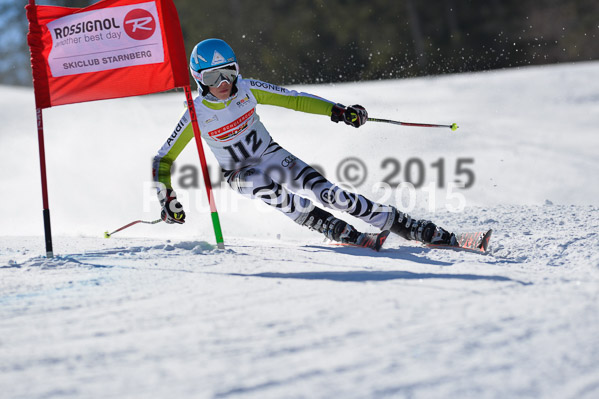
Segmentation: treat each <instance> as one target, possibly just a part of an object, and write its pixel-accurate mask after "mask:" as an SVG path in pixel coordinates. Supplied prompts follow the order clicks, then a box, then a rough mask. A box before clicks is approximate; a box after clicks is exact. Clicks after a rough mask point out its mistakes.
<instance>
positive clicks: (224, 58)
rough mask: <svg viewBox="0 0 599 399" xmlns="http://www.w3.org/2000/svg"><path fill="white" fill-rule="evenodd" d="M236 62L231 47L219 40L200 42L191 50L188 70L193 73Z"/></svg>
mask: <svg viewBox="0 0 599 399" xmlns="http://www.w3.org/2000/svg"><path fill="white" fill-rule="evenodd" d="M231 62H237V57H235V53H234V52H233V49H232V48H231V46H229V45H228V44H227V43H225V42H224V41H223V40H220V39H206V40H202V41H201V42H199V43H198V44H196V46H195V47H194V48H193V50H192V52H191V57H189V68H190V69H191V71H192V73H193V72H200V71H201V70H202V69H208V68H214V67H217V66H220V65H225V64H229V63H231Z"/></svg>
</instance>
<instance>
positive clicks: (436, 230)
mask: <svg viewBox="0 0 599 399" xmlns="http://www.w3.org/2000/svg"><path fill="white" fill-rule="evenodd" d="M393 213H394V214H393V215H392V217H393V222H392V224H391V227H390V228H389V230H391V232H392V233H395V234H397V235H399V236H400V237H402V238H404V239H406V240H416V241H420V242H422V243H424V244H434V245H451V246H457V245H458V242H457V239H456V236H455V234H453V233H450V232H449V231H447V230H445V229H443V228H441V227H439V226H437V225H436V224H434V223H433V222H431V221H429V220H415V219H412V218H411V217H410V215H408V214H405V213H403V212H400V211H398V210H397V209H395V208H394V209H393Z"/></svg>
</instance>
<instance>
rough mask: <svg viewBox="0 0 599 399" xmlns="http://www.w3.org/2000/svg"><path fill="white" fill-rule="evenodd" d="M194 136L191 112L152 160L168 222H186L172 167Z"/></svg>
mask: <svg viewBox="0 0 599 399" xmlns="http://www.w3.org/2000/svg"><path fill="white" fill-rule="evenodd" d="M192 137H193V129H192V126H191V123H189V112H188V111H185V114H183V116H182V117H181V119H180V120H179V123H178V124H177V126H176V127H175V129H174V131H173V133H172V134H171V135H170V136H169V138H168V139H167V140H166V142H165V143H164V145H163V146H162V148H160V150H159V151H158V154H157V155H156V156H155V157H154V160H153V162H152V177H153V179H154V182H155V183H156V189H157V191H158V199H159V200H160V204H161V205H162V212H161V214H160V217H161V218H162V220H164V221H165V222H167V223H179V224H181V223H184V222H185V212H184V211H183V206H181V204H180V203H179V201H178V200H177V194H176V193H175V191H174V190H173V187H172V184H171V168H172V166H173V162H174V161H175V159H177V157H178V156H179V154H180V153H181V151H183V148H185V146H186V145H187V143H189V141H190V140H191V139H192Z"/></svg>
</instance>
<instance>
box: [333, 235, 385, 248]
mask: <svg viewBox="0 0 599 399" xmlns="http://www.w3.org/2000/svg"><path fill="white" fill-rule="evenodd" d="M389 233H390V232H389V230H385V231H382V232H380V233H361V234H360V235H359V236H358V238H357V239H356V242H332V243H331V245H339V246H347V247H359V248H369V249H372V250H374V251H377V252H378V251H380V250H381V248H382V246H383V244H384V243H385V241H386V240H387V237H388V236H389Z"/></svg>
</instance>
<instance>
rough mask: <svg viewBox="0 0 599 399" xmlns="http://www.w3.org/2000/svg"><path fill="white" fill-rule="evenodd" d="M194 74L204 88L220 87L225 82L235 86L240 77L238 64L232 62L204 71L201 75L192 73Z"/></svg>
mask: <svg viewBox="0 0 599 399" xmlns="http://www.w3.org/2000/svg"><path fill="white" fill-rule="evenodd" d="M192 74H193V77H194V78H195V79H196V80H197V81H199V82H200V83H202V84H203V85H204V86H208V87H219V86H220V85H221V84H222V83H223V82H224V81H227V82H229V83H231V84H233V81H235V78H237V75H239V65H237V63H236V62H232V63H230V64H226V65H222V66H218V67H215V68H210V69H204V70H202V71H200V72H199V73H198V72H196V71H192Z"/></svg>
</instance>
